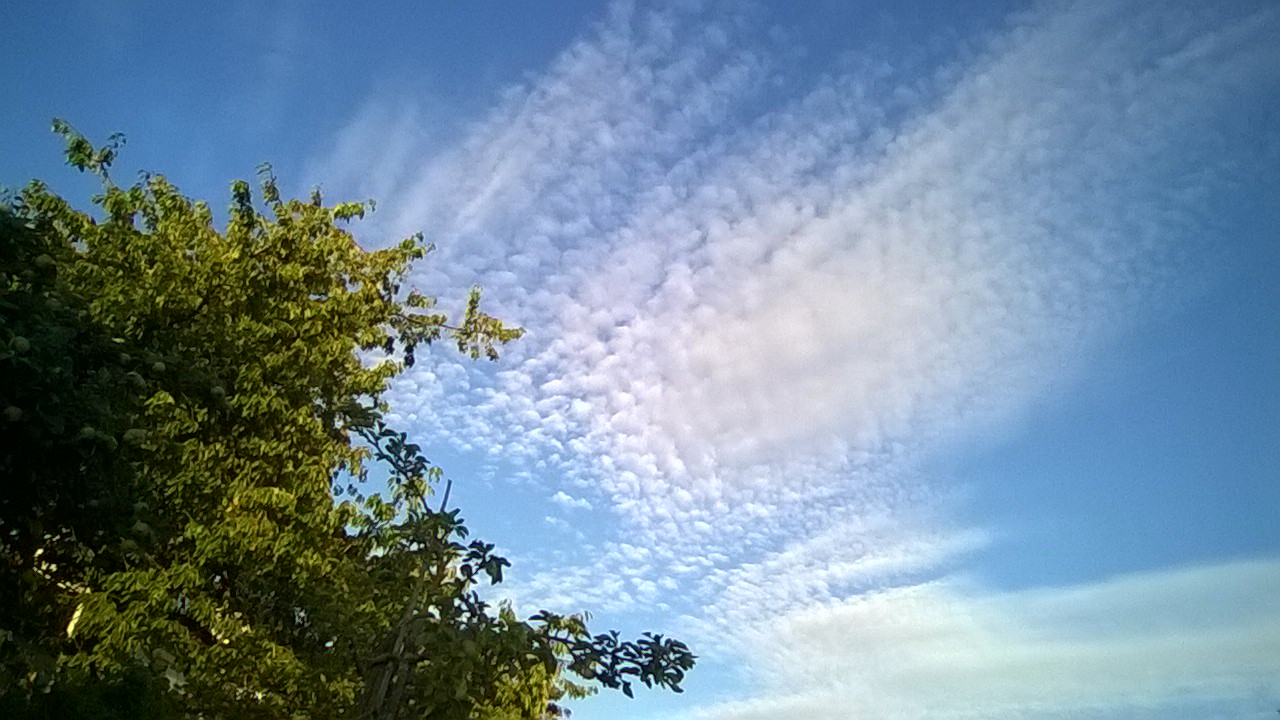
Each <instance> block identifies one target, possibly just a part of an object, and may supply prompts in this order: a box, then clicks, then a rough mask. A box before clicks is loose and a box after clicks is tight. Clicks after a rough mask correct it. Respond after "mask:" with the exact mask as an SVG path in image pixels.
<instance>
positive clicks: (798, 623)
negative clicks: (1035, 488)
mask: <svg viewBox="0 0 1280 720" xmlns="http://www.w3.org/2000/svg"><path fill="white" fill-rule="evenodd" d="M1277 583H1280V563H1276V562H1274V561H1271V562H1237V563H1226V564H1222V565H1218V566H1212V567H1196V568H1187V569H1179V570H1173V571H1163V572H1151V573H1142V574H1135V575H1130V576H1125V577H1118V578H1109V579H1106V580H1103V581H1100V582H1096V583H1091V584H1086V585H1081V586H1074V587H1061V588H1043V589H1036V590H1029V591H1019V592H993V591H991V590H986V589H982V588H979V587H975V586H973V585H972V584H970V583H964V582H960V581H949V582H938V583H929V584H923V585H914V586H905V587H897V588H892V589H888V590H883V591H876V592H870V593H866V594H864V595H862V596H859V597H857V598H854V599H850V600H848V601H846V602H844V603H841V604H839V605H836V606H829V607H818V608H812V609H810V610H806V611H803V612H797V613H794V614H791V615H789V616H787V617H785V618H781V619H779V621H778V622H776V623H774V624H773V625H772V627H771V628H770V629H769V631H768V633H767V634H766V635H765V636H763V637H762V638H761V639H760V643H759V645H757V646H756V652H755V653H754V654H753V655H752V656H751V658H752V660H753V662H756V663H758V664H759V666H760V669H761V672H760V674H759V675H760V678H761V679H762V681H763V682H766V683H768V684H769V685H768V687H767V688H766V689H765V690H764V692H762V693H761V695H762V697H761V698H759V699H756V700H749V701H745V702H735V703H726V704H724V705H721V706H719V707H715V708H712V709H709V710H707V711H705V712H704V713H703V714H702V717H704V718H714V719H715V720H754V719H756V718H761V719H763V718H779V717H806V718H813V719H814V720H828V719H830V720H844V719H845V718H849V717H858V718H866V719H867V720H877V719H878V718H902V719H904V720H908V719H911V718H1029V717H1036V718H1081V717H1089V718H1098V717H1117V715H1115V714H1113V713H1114V712H1115V710H1116V709H1117V708H1125V710H1124V713H1123V714H1122V715H1119V717H1126V718H1148V717H1150V718H1156V717H1171V716H1183V715H1179V712H1178V708H1182V711H1183V712H1186V713H1187V714H1188V715H1190V714H1192V713H1199V712H1202V711H1203V710H1205V709H1206V708H1207V709H1208V710H1209V711H1210V712H1213V711H1214V709H1215V707H1216V709H1217V711H1218V713H1222V712H1226V713H1231V712H1233V711H1232V710H1231V709H1225V710H1224V709H1223V707H1222V705H1221V704H1220V703H1221V702H1222V700H1224V699H1234V698H1252V699H1253V700H1252V702H1251V703H1250V706H1251V707H1250V709H1249V710H1247V711H1246V712H1250V713H1257V715H1256V716H1258V717H1261V716H1262V714H1263V713H1266V714H1270V713H1272V712H1274V708H1273V704H1274V695H1273V694H1272V693H1274V692H1275V690H1276V686H1277V683H1276V680H1275V678H1276V676H1277V674H1280V658H1277V657H1276V653H1275V648H1276V647H1277V646H1280V622H1277V620H1276V619H1275V610H1276V603H1275V600H1274V595H1275V593H1274V588H1275V587H1277ZM1235 707H1236V708H1237V710H1236V711H1238V710H1239V706H1238V705H1236V706H1235ZM1213 716H1216V717H1224V716H1226V715H1222V714H1215V715H1213ZM1230 716H1232V717H1243V715H1239V714H1234V715H1230ZM1250 716H1253V715H1250Z"/></svg>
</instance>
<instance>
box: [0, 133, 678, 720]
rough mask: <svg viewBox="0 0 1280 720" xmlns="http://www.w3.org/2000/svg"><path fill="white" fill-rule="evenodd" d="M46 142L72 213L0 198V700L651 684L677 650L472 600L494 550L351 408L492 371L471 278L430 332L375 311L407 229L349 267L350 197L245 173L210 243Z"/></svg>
mask: <svg viewBox="0 0 1280 720" xmlns="http://www.w3.org/2000/svg"><path fill="white" fill-rule="evenodd" d="M54 129H55V131H57V132H58V133H59V134H61V135H62V136H63V137H64V138H65V140H66V143H67V159H68V162H69V163H70V164H71V165H72V166H74V167H76V168H78V169H79V170H81V171H88V172H91V173H93V174H95V175H97V176H98V177H99V178H100V179H101V182H102V192H101V194H99V195H97V196H95V198H94V203H95V205H96V206H97V207H98V212H99V215H100V217H99V218H96V219H95V218H94V217H93V216H91V215H89V214H86V213H83V212H80V211H78V210H76V209H74V208H73V207H72V206H71V204H70V203H68V202H67V201H66V200H64V199H63V198H61V197H59V196H57V195H56V194H54V193H52V192H51V191H50V190H49V189H48V188H47V186H45V185H44V184H42V183H40V182H38V181H33V182H32V183H31V184H29V185H28V186H27V187H26V188H24V189H23V190H22V191H21V192H20V193H19V194H17V195H13V196H11V197H9V198H8V199H7V201H6V203H5V207H4V208H3V209H0V293H2V295H0V321H2V323H3V324H2V326H0V424H2V427H3V432H4V434H5V436H6V437H7V438H12V439H13V440H14V442H11V443H6V445H5V448H4V450H3V451H0V473H3V476H4V477H3V489H0V561H2V562H0V611H3V620H0V624H2V625H3V627H0V673H3V674H0V692H3V695H2V696H0V710H3V709H5V708H8V709H9V710H10V712H11V713H17V712H22V713H26V714H27V715H30V716H37V715H39V714H41V713H46V714H49V715H51V716H52V715H55V714H56V715H62V716H66V715H68V714H69V713H70V714H73V715H74V714H84V715H89V714H92V715H94V716H99V717H109V716H111V715H110V713H112V712H115V713H116V714H117V715H118V716H120V717H134V716H137V717H143V716H147V715H148V714H149V715H150V716H153V717H171V716H172V717H208V718H216V717H235V718H279V717H311V718H327V717H334V718H338V717H347V718H350V717H364V718H394V717H401V718H405V717H431V718H469V717H490V718H505V717H528V718H534V717H541V716H544V715H546V714H547V713H548V712H556V711H557V708H558V705H556V704H555V702H554V701H555V700H556V699H557V698H559V697H560V696H562V695H564V694H565V693H568V694H570V695H574V694H580V693H581V692H583V691H584V690H585V689H586V687H587V686H584V685H577V684H573V683H569V682H568V679H567V676H566V675H565V673H568V674H570V675H574V676H576V677H578V678H581V679H582V680H583V681H587V682H590V683H594V684H598V685H602V686H604V687H607V688H617V689H621V690H622V691H623V692H625V693H626V694H628V695H630V694H631V691H632V690H631V689H632V683H633V682H640V683H643V684H645V685H648V686H659V687H666V688H670V689H673V690H676V691H677V692H678V691H679V690H680V683H681V682H682V680H683V677H684V674H685V672H686V671H687V670H688V669H690V668H691V667H692V665H693V656H692V654H691V653H690V652H689V650H688V648H687V647H685V646H684V645H683V644H682V643H679V642H678V641H673V640H670V639H667V638H663V637H661V636H652V635H647V634H646V635H645V636H643V637H641V638H640V639H639V640H637V641H634V642H624V641H622V640H620V639H619V637H618V635H617V634H616V633H608V634H601V635H592V634H590V633H589V632H588V631H587V628H586V626H585V624H584V622H583V618H581V617H576V616H568V617H565V616H559V615H555V614H551V613H545V612H544V613H539V614H537V615H535V616H533V617H532V618H529V619H525V620H521V619H519V618H517V617H516V616H515V614H514V613H513V612H511V610H510V609H509V608H505V609H504V608H493V607H490V606H489V605H488V604H486V603H485V602H484V601H483V600H482V599H481V597H480V595H479V593H478V584H480V583H482V582H500V581H501V579H502V572H503V569H504V568H505V567H506V566H507V565H508V563H507V561H506V560H505V559H503V558H501V557H499V556H497V555H495V554H494V552H493V550H494V548H493V546H492V545H489V544H487V543H484V542H480V541H470V542H467V540H466V538H467V529H466V527H465V524H464V523H463V521H462V519H461V518H460V515H459V511H458V510H456V509H450V508H449V507H448V504H447V498H448V493H447V492H446V493H445V494H444V500H443V501H442V502H439V503H437V504H435V506H434V507H433V506H432V503H431V500H432V496H433V493H434V492H435V488H437V487H438V486H439V485H440V483H441V479H442V473H441V471H440V469H439V468H438V467H436V466H435V465H433V464H432V463H431V462H430V461H429V460H428V459H427V458H426V457H425V456H424V455H423V453H422V450H421V448H420V447H419V446H417V445H416V444H414V443H412V442H410V440H409V438H408V437H407V435H405V434H404V433H402V432H398V431H396V430H395V429H393V428H391V427H388V425H387V423H386V422H385V420H384V417H383V413H384V412H385V410H386V406H385V405H384V404H383V403H382V402H381V399H380V398H381V394H382V393H383V392H384V391H385V389H386V387H387V384H388V382H389V381H390V379H391V378H392V377H393V376H394V375H395V374H396V373H397V372H399V371H400V370H401V369H403V367H404V366H407V365H412V364H413V362H414V361H415V359H416V356H417V354H418V353H419V352H420V351H421V350H422V349H423V348H424V347H425V346H428V345H431V344H432V343H435V342H437V341H440V340H447V341H449V342H451V343H452V344H454V345H456V347H457V348H458V350H459V351H461V352H462V353H464V354H465V355H468V356H470V357H471V358H476V359H478V358H481V357H487V358H489V359H497V349H498V348H499V347H500V346H501V345H502V344H504V343H507V342H510V341H512V340H515V339H516V338H518V337H519V336H520V334H521V332H522V331H521V330H520V329H518V328H512V327H508V326H506V325H504V324H503V323H502V322H500V321H499V320H497V319H495V318H493V317H491V316H489V315H487V314H485V313H484V312H483V311H482V310H481V308H480V295H479V291H478V289H477V290H474V291H473V292H472V293H471V296H470V298H469V299H468V302H467V305H466V310H465V311H464V313H463V314H462V317H461V319H460V320H459V321H456V322H454V321H451V320H450V319H449V318H448V317H447V316H446V315H445V314H443V313H440V312H438V311H436V309H435V307H434V304H435V303H434V300H433V299H432V298H430V297H427V296H424V295H422V294H420V293H418V292H408V293H404V292H402V288H401V283H402V281H403V279H404V277H405V274H406V272H407V271H408V268H409V266H410V264H411V263H412V262H414V261H416V260H419V259H420V258H422V257H423V256H425V255H426V254H427V252H428V251H429V250H430V247H429V246H428V245H425V244H424V243H423V242H422V238H421V236H420V235H419V236H415V237H413V238H409V239H407V240H405V241H404V242H402V243H401V244H399V245H396V246H394V247H391V248H388V249H385V250H379V251H376V252H368V251H365V250H363V249H362V248H361V247H360V246H359V245H358V244H357V243H356V241H355V240H354V239H353V237H352V236H351V235H350V233H348V232H347V231H346V230H344V229H343V228H342V223H344V222H347V221H350V220H352V219H354V218H359V217H363V215H364V213H365V212H366V211H368V210H370V209H371V208H372V203H339V204H336V205H333V206H327V205H325V204H324V202H323V200H322V198H321V197H320V195H319V193H318V192H316V193H313V196H312V198H311V200H310V202H302V201H298V200H287V201H286V200H284V199H282V198H281V195H280V191H279V188H278V185H277V182H276V179H275V177H274V176H273V175H272V173H271V170H270V168H269V167H266V166H264V167H262V168H260V174H261V201H262V203H263V204H264V208H263V210H259V208H258V207H257V206H255V204H254V200H253V198H252V196H251V191H250V186H249V185H248V183H246V182H244V181H236V182H234V183H233V184H232V188H231V195H232V203H231V208H230V214H229V221H228V222H227V224H226V227H225V229H224V230H219V229H217V228H216V227H215V223H214V217H213V213H212V211H211V209H210V208H209V206H208V205H207V204H205V203H202V202H193V201H191V200H190V199H188V198H186V197H184V196H183V195H181V194H180V193H179V192H178V190H177V189H176V188H175V187H173V186H172V185H171V184H170V183H169V182H168V181H167V180H165V178H164V177H162V176H159V175H146V176H143V178H142V179H141V180H140V181H139V182H138V183H136V184H134V185H132V186H129V187H120V186H118V185H116V184H115V183H114V182H113V181H112V180H111V178H110V176H109V170H110V167H111V165H112V162H113V160H114V159H115V155H116V152H117V151H118V149H119V147H120V145H121V144H122V142H123V141H122V139H121V138H119V137H113V138H112V140H111V141H110V142H109V143H108V144H107V145H106V146H104V147H101V148H97V147H94V146H93V145H92V144H91V143H90V142H89V141H88V140H86V139H85V138H84V137H82V136H81V135H79V134H78V133H77V132H76V131H75V130H74V129H72V128H71V127H70V126H69V125H67V124H65V123H63V122H61V121H55V123H54ZM379 356H380V357H381V359H380V360H376V359H375V358H377V357H379ZM377 463H381V464H383V465H385V466H386V468H387V469H388V472H389V475H390V479H389V482H388V489H387V491H386V492H385V497H384V496H383V494H379V493H366V492H365V490H364V484H363V482H364V479H365V477H366V476H367V470H368V468H369V467H370V466H371V465H373V464H377ZM126 699H127V702H128V703H130V704H131V705H129V706H128V707H126Z"/></svg>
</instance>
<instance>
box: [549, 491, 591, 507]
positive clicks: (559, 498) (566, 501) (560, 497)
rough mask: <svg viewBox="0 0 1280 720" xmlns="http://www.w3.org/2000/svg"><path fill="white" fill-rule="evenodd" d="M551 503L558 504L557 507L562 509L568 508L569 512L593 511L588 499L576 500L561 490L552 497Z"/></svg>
mask: <svg viewBox="0 0 1280 720" xmlns="http://www.w3.org/2000/svg"><path fill="white" fill-rule="evenodd" d="M551 502H553V503H556V504H557V505H560V506H561V507H564V508H567V509H569V510H574V509H578V510H590V509H591V502H590V501H589V500H587V499H586V498H576V497H574V496H572V495H570V494H569V493H567V492H565V491H563V490H560V491H558V492H557V493H556V494H555V495H552V496H551Z"/></svg>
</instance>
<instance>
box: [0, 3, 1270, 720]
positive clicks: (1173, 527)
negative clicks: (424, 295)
mask: <svg viewBox="0 0 1280 720" xmlns="http://www.w3.org/2000/svg"><path fill="white" fill-rule="evenodd" d="M0 60H3V64H4V67H6V68H7V70H8V72H7V73H6V84H7V87H8V91H7V94H8V97H9V101H8V102H7V103H6V109H5V112H4V113H0V129H2V130H3V132H4V137H5V138H6V141H5V142H4V143H3V144H0V184H4V185H7V186H10V187H14V186H19V185H21V184H22V183H24V182H25V181H26V180H28V179H30V178H32V177H40V178H43V179H46V180H48V181H49V182H50V184H51V185H52V186H53V187H54V188H55V189H56V190H58V191H60V192H63V193H66V194H67V195H68V196H70V197H73V198H85V197H87V196H88V194H89V193H90V192H91V190H92V188H91V184H90V182H89V181H88V180H87V179H86V178H83V177H78V176H76V175H75V174H74V173H73V172H71V171H68V170H65V169H63V168H61V166H60V162H61V158H60V153H59V146H58V142H57V140H56V138H55V137H54V136H53V135H52V134H51V133H50V132H49V131H48V126H49V120H50V118H52V117H54V116H58V117H63V118H66V119H68V120H69V121H71V122H72V123H73V124H74V125H76V126H77V127H78V128H79V129H81V130H82V131H84V132H85V133H86V134H88V135H89V136H90V137H91V138H95V139H98V140H102V139H105V137H106V135H107V134H109V133H111V132H114V131H120V132H123V133H125V134H126V136H127V138H128V145H127V146H126V148H125V151H124V155H123V157H122V159H121V160H120V161H119V164H118V166H119V167H120V168H123V169H124V170H122V171H125V170H127V171H128V172H134V171H137V170H151V171H158V172H162V173H164V174H166V175H167V176H168V177H169V178H170V179H172V180H173V181H175V182H176V184H177V185H178V186H179V187H180V188H182V189H183V190H184V192H186V193H187V194H188V195H191V196H193V197H201V198H210V199H211V200H213V204H214V205H215V206H222V205H225V204H226V201H227V198H228V196H227V190H226V188H227V184H228V182H229V181H230V180H231V179H232V178H236V177H248V176H251V175H252V174H253V172H254V168H255V167H256V166H257V164H258V163H260V162H263V161H269V162H271V163H273V165H274V167H275V169H276V172H277V174H278V175H280V177H281V178H282V181H283V185H284V187H285V188H286V189H288V190H290V191H292V192H294V193H296V194H299V195H305V194H306V193H307V191H308V190H309V189H310V188H311V187H312V186H314V185H319V186H321V187H322V188H323V189H324V190H325V192H326V194H327V196H328V197H330V198H333V199H363V198H370V197H371V198H375V199H376V200H377V201H378V210H377V212H376V213H374V215H372V216H371V217H370V218H368V219H366V220H365V221H363V222H362V223H360V224H358V225H357V226H356V227H355V228H354V232H355V233H356V235H357V237H359V238H360V240H361V242H362V243H363V244H365V245H366V246H367V247H370V248H374V247H381V246H385V245H388V244H391V243H393V242H395V241H397V240H399V239H400V238H401V237H404V236H406V235H409V234H412V233H414V232H417V231H423V232H425V233H426V236H427V238H428V239H429V240H431V241H432V242H434V243H435V244H436V246H437V249H436V251H435V252H434V253H432V255H431V256H430V257H429V258H428V259H427V260H426V261H424V262H423V263H422V264H421V265H420V266H419V267H418V268H417V269H416V270H415V271H414V274H413V276H412V282H411V284H412V285H413V286H414V287H416V288H418V289H421V290H422V291H424V292H428V293H430V294H434V295H438V296H439V297H440V298H441V299H442V302H443V304H444V306H445V307H455V308H456V307H457V306H458V305H460V303H461V300H462V299H463V298H464V297H465V292H466V290H467V288H469V287H470V286H472V285H476V284H479V285H482V286H483V287H484V289H485V298H486V303H487V304H488V306H489V308H490V310H491V312H493V314H495V315H498V316H500V317H502V318H504V319H508V320H510V321H512V322H514V323H517V324H520V325H522V326H524V327H525V328H527V330H528V333H527V335H526V336H525V337H524V338H523V339H522V340H520V341H519V343H517V344H516V345H514V346H512V347H511V348H510V349H509V350H508V351H507V352H506V353H505V356H504V357H503V359H502V360H501V361H500V362H498V363H496V364H486V363H479V364H473V363H470V362H466V361H461V360H459V359H458V358H455V357H452V356H451V355H450V354H449V353H447V352H438V353H436V354H435V355H434V356H433V358H432V360H431V361H430V362H420V363H419V364H418V365H417V366H415V367H414V368H413V369H411V370H410V371H408V372H406V373H405V374H404V375H403V376H401V377H400V378H399V379H398V380H397V382H396V384H395V385H394V387H393V389H392V391H391V393H390V395H389V400H390V402H391V404H392V411H393V416H394V418H395V420H396V421H397V422H398V423H399V424H400V425H401V427H403V428H404V429H406V430H408V431H409V432H410V433H411V434H412V435H413V436H415V438H416V439H417V440H418V441H420V442H422V443H423V444H424V446H425V447H427V448H429V449H430V454H431V456H432V458H433V459H434V460H436V461H437V462H439V463H440V464H441V465H442V466H443V467H444V468H445V470H446V474H447V475H448V476H449V477H451V478H453V479H454V480H455V484H454V491H453V497H454V498H456V500H457V503H458V505H459V506H460V507H461V508H462V509H463V510H464V515H465V516H466V517H467V518H468V519H469V521H470V525H471V526H472V528H473V530H474V531H475V533H476V534H477V535H478V536H480V537H484V538H486V539H489V540H491V541H496V542H497V543H498V545H499V548H500V549H501V550H502V551H503V552H505V553H506V554H507V556H508V557H509V558H511V559H512V561H513V563H514V568H513V569H512V572H511V573H510V575H509V580H508V582H507V583H505V584H504V585H503V586H501V588H500V592H501V593H502V594H503V596H504V597H507V598H510V599H511V600H513V601H514V602H515V603H516V604H517V605H518V606H519V607H520V608H522V609H526V610H529V611H533V610H535V609H537V608H541V607H546V608H549V609H553V610H558V611H564V612H577V611H582V610H589V611H590V612H591V614H592V622H593V626H594V627H600V628H604V627H616V628H619V629H621V630H623V631H625V632H628V633H637V632H641V631H644V630H656V631H660V632H663V633H670V634H673V635H675V636H677V637H679V638H681V639H683V640H685V641H686V642H688V643H689V644H690V645H691V646H692V647H693V649H694V650H695V652H697V654H698V655H699V657H700V660H699V663H698V666H697V668H696V669H695V671H694V672H693V673H692V674H691V675H690V677H689V679H688V681H687V685H686V687H687V690H686V692H685V693H684V694H682V695H673V694H669V693H662V692H640V693H638V695H637V698H636V699H634V700H628V699H626V698H624V697H621V696H614V695H601V696H597V697H595V698H591V699H588V700H586V701H583V702H580V703H578V704H577V705H576V706H574V707H573V710H574V716H573V717H574V718H575V719H577V720H602V719H605V718H621V719H623V720H626V719H636V720H639V719H649V718H653V719H657V718H688V719H690V720H755V719H757V718H759V719H764V718H805V720H828V719H830V720H846V719H847V720H879V719H882V718H884V719H888V718H894V719H904V720H911V719H912V718H925V717H928V718H931V719H936V718H943V719H951V718H955V719H959V718H975V719H976V718H984V719H985V718H994V719H1003V718H1090V719H1092V718H1099V719H1107V720H1110V719H1116V720H1120V719H1146V718H1187V719H1195V720H1199V719H1205V720H1207V719H1209V718H1223V719H1235V718H1263V717H1273V716H1274V713H1275V712H1276V709H1277V708H1280V290H1277V280H1278V279H1280V195H1278V194H1277V192H1276V190H1275V188H1276V187H1277V186H1278V181H1280V5H1277V4H1276V3H1275V2H1271V1H1267V0H1258V1H1247V0H1229V1H1227V2H1219V3H1201V2H1185V1H1182V0H1172V1H1168V2H1155V1H1151V2H1138V1H1134V2H1126V1H1124V0H1086V1H1082V2H1028V3H1018V2H989V3H982V2H974V3H930V2H920V3H891V2H855V1H854V0H849V1H848V2H835V1H834V0H831V1H826V0H813V1H812V2H804V1H793V2H776V3H773V2H767V1H766V2H758V3H745V2H734V3H728V2H726V3H716V2H698V1H693V0H691V1H672V2H659V3H647V2H634V3H604V2H555V3H551V2H523V3H496V2H474V3H466V4H461V3H459V4H445V3H438V4H429V3H410V2H403V1H401V2H386V3H379V4H376V5H369V6H361V7H359V8H357V7H355V6H352V5H350V4H337V3H311V4H303V3H299V2H253V3H247V2H245V3H234V2H231V3H172V2H170V3H145V2H103V1H97V2H63V3H56V4H55V3H44V2H41V3H36V2H28V1H27V0H16V1H15V2H9V3H5V4H4V5H3V6H2V7H0Z"/></svg>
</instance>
